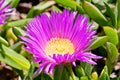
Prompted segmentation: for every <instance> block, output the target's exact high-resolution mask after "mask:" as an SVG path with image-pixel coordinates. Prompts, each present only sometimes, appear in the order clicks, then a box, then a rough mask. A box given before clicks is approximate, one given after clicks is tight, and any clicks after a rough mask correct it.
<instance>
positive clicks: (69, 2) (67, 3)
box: [55, 0, 84, 14]
mask: <svg viewBox="0 0 120 80" xmlns="http://www.w3.org/2000/svg"><path fill="white" fill-rule="evenodd" d="M55 1H56V2H57V3H58V4H61V5H62V6H64V7H68V8H71V9H72V10H77V11H78V12H79V13H81V14H83V13H84V10H83V8H82V6H81V5H80V3H79V2H76V1H73V0H55Z"/></svg>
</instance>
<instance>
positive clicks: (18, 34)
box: [12, 27, 26, 37]
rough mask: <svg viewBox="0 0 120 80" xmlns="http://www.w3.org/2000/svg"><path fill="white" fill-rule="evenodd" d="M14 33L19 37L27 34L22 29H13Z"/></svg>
mask: <svg viewBox="0 0 120 80" xmlns="http://www.w3.org/2000/svg"><path fill="white" fill-rule="evenodd" d="M12 29H13V32H14V34H15V35H16V36H17V37H19V36H25V35H26V34H25V32H24V31H23V30H22V29H21V28H18V27H13V28H12Z"/></svg>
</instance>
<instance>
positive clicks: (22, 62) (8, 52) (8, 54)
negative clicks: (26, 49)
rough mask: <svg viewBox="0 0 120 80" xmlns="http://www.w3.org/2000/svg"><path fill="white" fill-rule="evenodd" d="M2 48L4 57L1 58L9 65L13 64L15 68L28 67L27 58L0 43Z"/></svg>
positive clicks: (25, 68)
mask: <svg viewBox="0 0 120 80" xmlns="http://www.w3.org/2000/svg"><path fill="white" fill-rule="evenodd" d="M2 49H3V51H4V56H5V58H4V57H2V58H1V60H3V61H5V62H6V63H7V64H9V65H10V66H13V67H15V68H17V69H20V70H21V69H24V70H28V69H29V68H30V63H29V61H28V60H27V59H25V58H24V57H23V56H22V55H20V54H18V53H17V52H15V51H13V50H12V49H10V48H8V47H6V46H4V45H2Z"/></svg>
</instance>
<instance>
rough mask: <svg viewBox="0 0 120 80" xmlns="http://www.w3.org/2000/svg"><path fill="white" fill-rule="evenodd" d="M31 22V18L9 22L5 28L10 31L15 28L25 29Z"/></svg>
mask: <svg viewBox="0 0 120 80" xmlns="http://www.w3.org/2000/svg"><path fill="white" fill-rule="evenodd" d="M30 20H31V19H30V18H29V19H28V18H27V19H21V20H17V21H13V22H8V23H7V24H6V25H5V26H4V27H5V28H6V29H9V28H12V27H15V26H17V27H21V28H23V27H24V26H25V24H27V23H28V22H29V21H30Z"/></svg>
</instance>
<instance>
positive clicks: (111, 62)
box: [106, 42, 119, 74]
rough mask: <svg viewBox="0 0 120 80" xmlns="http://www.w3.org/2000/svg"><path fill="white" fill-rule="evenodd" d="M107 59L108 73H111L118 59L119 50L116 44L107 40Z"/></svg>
mask: <svg viewBox="0 0 120 80" xmlns="http://www.w3.org/2000/svg"><path fill="white" fill-rule="evenodd" d="M107 53H108V54H107V55H108V57H107V60H106V65H107V67H108V73H109V74H111V72H112V70H113V68H114V66H115V64H116V62H117V59H118V56H119V54H118V50H117V48H116V46H115V45H114V44H112V43H110V42H107Z"/></svg>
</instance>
